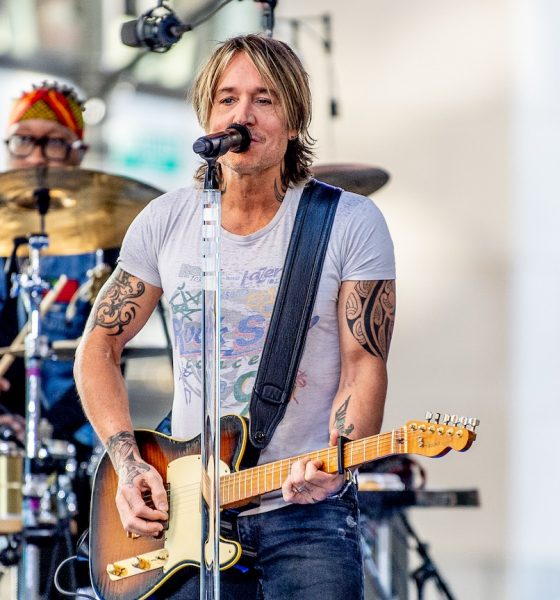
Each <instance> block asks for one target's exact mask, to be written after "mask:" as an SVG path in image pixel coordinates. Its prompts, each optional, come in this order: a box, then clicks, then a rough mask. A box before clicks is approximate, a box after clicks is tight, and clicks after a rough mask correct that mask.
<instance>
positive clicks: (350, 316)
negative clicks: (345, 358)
mask: <svg viewBox="0 0 560 600" xmlns="http://www.w3.org/2000/svg"><path fill="white" fill-rule="evenodd" d="M346 322H347V323H348V327H349V328H350V331H351V332H352V335H353V336H354V338H355V339H356V340H357V342H358V343H359V344H360V345H361V346H362V348H364V349H365V350H367V351H368V352H369V353H370V354H373V356H377V357H379V358H382V359H383V360H384V361H386V360H387V356H388V355H389V346H390V345H391V337H392V335H393V326H394V323H395V282H394V281H393V280H386V281H358V282H357V283H356V285H355V286H354V290H353V291H352V292H351V293H350V296H348V300H347V301H346Z"/></svg>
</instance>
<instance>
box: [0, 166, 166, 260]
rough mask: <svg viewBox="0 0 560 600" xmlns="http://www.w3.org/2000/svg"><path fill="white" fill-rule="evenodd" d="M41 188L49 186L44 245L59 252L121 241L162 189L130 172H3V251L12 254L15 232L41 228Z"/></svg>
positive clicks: (0, 184) (38, 169)
mask: <svg viewBox="0 0 560 600" xmlns="http://www.w3.org/2000/svg"><path fill="white" fill-rule="evenodd" d="M37 189H41V190H48V191H49V194H48V195H49V199H50V202H49V204H50V206H49V212H48V214H47V216H46V217H45V218H46V220H47V221H48V231H49V240H50V242H49V245H48V248H44V249H43V250H44V254H55V255H67V254H82V253H86V252H95V251H96V250H97V249H98V248H118V247H120V246H121V243H122V240H123V237H124V234H125V232H126V230H127V228H128V226H129V225H130V223H131V222H132V220H133V219H134V217H135V216H136V215H137V214H138V213H139V212H140V211H141V210H142V209H143V208H144V207H145V206H146V205H147V204H148V203H149V202H150V200H153V199H154V198H155V197H156V196H159V195H161V194H162V191H161V190H159V189H157V188H155V187H152V186H150V185H147V184H145V183H141V182H139V181H136V180H134V179H130V178H128V177H121V176H117V175H111V174H109V173H103V172H101V171H93V170H87V169H81V168H78V167H50V166H49V167H31V168H26V169H15V170H13V171H6V172H5V173H0V256H9V255H10V253H11V251H12V244H11V242H12V240H13V239H14V238H15V237H17V236H21V235H26V234H27V233H28V232H29V231H36V230H37V198H36V194H35V193H34V190H37ZM41 194H42V196H43V197H44V194H45V193H44V192H41ZM50 217H53V218H52V219H50Z"/></svg>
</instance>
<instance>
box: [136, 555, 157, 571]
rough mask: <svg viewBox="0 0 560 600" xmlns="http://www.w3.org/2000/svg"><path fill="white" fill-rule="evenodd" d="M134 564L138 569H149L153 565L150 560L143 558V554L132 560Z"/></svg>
mask: <svg viewBox="0 0 560 600" xmlns="http://www.w3.org/2000/svg"><path fill="white" fill-rule="evenodd" d="M132 566H133V567H136V568H137V569H142V571H147V570H149V569H150V567H151V566H152V565H151V564H150V561H149V560H147V559H145V558H142V557H141V556H137V557H136V558H135V559H134V560H133V561H132Z"/></svg>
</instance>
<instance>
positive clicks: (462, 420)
mask: <svg viewBox="0 0 560 600" xmlns="http://www.w3.org/2000/svg"><path fill="white" fill-rule="evenodd" d="M467 423H468V421H467V417H460V418H459V424H460V425H461V427H466V426H467Z"/></svg>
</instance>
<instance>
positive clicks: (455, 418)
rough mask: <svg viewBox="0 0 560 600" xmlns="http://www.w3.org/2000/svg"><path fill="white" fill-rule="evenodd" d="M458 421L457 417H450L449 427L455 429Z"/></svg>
mask: <svg viewBox="0 0 560 600" xmlns="http://www.w3.org/2000/svg"><path fill="white" fill-rule="evenodd" d="M458 420H459V417H458V416H457V415H451V419H450V420H449V423H450V424H451V425H453V427H455V425H457V421H458Z"/></svg>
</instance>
